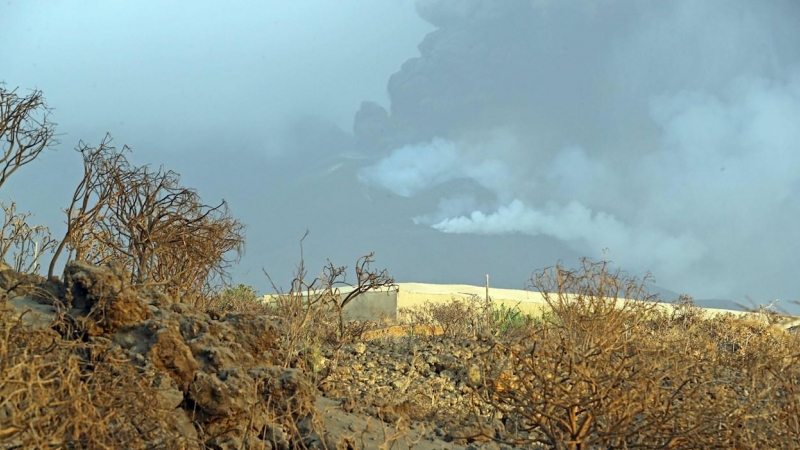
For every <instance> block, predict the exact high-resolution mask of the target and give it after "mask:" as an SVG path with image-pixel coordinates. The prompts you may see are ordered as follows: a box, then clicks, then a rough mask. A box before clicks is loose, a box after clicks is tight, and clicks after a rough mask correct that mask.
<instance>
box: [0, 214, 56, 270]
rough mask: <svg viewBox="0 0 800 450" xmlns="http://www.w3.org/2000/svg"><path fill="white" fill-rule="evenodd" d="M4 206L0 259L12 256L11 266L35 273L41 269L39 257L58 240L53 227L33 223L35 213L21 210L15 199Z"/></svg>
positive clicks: (3, 260)
mask: <svg viewBox="0 0 800 450" xmlns="http://www.w3.org/2000/svg"><path fill="white" fill-rule="evenodd" d="M0 208H2V209H3V223H2V228H0V262H3V263H4V262H5V261H6V259H7V257H8V256H11V262H12V263H11V264H10V265H9V266H10V268H12V269H14V270H16V271H17V272H23V273H34V272H37V271H38V270H39V267H40V265H39V258H40V256H41V255H42V254H43V253H45V252H49V251H51V250H52V249H53V248H54V247H55V246H56V245H58V241H56V240H54V239H52V238H51V237H50V230H49V229H48V228H47V227H46V226H43V225H30V224H28V219H29V218H30V217H31V213H18V212H17V204H16V203H14V202H13V201H12V202H11V204H9V205H6V204H5V203H3V202H2V201H0Z"/></svg>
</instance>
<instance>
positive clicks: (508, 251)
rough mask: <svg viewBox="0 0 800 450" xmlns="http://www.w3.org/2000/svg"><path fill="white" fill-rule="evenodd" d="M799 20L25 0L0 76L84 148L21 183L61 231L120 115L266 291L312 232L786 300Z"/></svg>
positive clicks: (417, 268)
mask: <svg viewBox="0 0 800 450" xmlns="http://www.w3.org/2000/svg"><path fill="white" fill-rule="evenodd" d="M45 5H46V6H45ZM231 5H235V6H231ZM797 23H800V4H798V3H796V2H795V1H792V0H786V1H779V0H776V1H762V2H751V1H745V0H741V1H725V2H723V1H712V0H708V1H697V0H676V1H671V2H630V1H604V2H599V1H585V0H574V1H547V0H538V1H533V0H508V1H503V2H499V1H493V0H463V1H456V0H420V1H417V2H413V1H410V0H391V1H390V0H386V1H380V2H378V1H366V0H363V1H337V2H319V1H317V2H312V1H305V0H304V1H291V2H289V1H271V2H261V1H252V2H228V3H221V2H168V3H163V2H132V1H131V2H113V3H112V2H101V1H96V2H88V1H83V2H35V1H11V2H5V3H3V4H2V5H0V42H3V43H4V46H3V50H2V52H0V69H2V70H0V79H1V80H3V81H5V82H6V83H7V85H9V86H20V87H21V88H23V89H29V88H39V89H41V90H43V91H44V93H45V95H46V97H47V99H48V101H49V103H50V105H51V106H53V107H55V108H56V112H55V114H54V120H55V121H56V122H58V123H59V131H60V132H61V133H63V135H62V136H61V140H62V141H63V145H62V146H60V147H59V150H58V152H56V153H48V154H45V155H43V156H42V157H41V160H40V161H37V163H36V164H35V165H32V166H30V167H27V168H25V170H24V171H20V172H19V173H18V174H17V175H16V176H15V178H13V179H12V180H13V182H12V183H10V184H8V185H7V186H6V188H5V192H4V193H3V197H4V198H5V197H8V196H11V197H13V198H14V199H15V200H17V201H18V202H19V203H20V208H22V209H29V210H33V211H34V212H35V213H36V214H37V218H39V219H40V220H41V221H42V222H45V223H46V224H48V225H50V226H51V227H52V229H53V230H54V232H55V234H56V235H59V234H60V233H62V232H63V231H62V230H63V227H62V225H61V222H62V221H63V219H62V218H61V217H60V215H59V213H58V208H60V207H62V206H65V204H66V201H67V200H68V194H66V195H64V194H63V193H64V192H69V191H71V189H72V186H73V185H74V183H75V182H77V180H78V177H79V173H80V167H79V160H78V158H77V155H75V154H74V152H72V151H71V150H70V149H71V148H72V147H74V146H75V144H76V143H77V141H78V140H79V139H83V140H86V141H89V142H97V141H99V139H100V138H101V137H102V136H103V134H104V133H105V132H110V133H111V134H112V135H113V136H114V137H115V141H116V142H117V143H118V144H120V145H121V144H127V145H129V146H131V147H132V148H133V150H134V154H133V156H132V158H131V159H132V160H133V162H134V163H137V164H144V163H153V164H165V165H166V166H167V167H168V168H170V169H173V170H175V171H177V172H178V173H180V174H182V176H183V178H182V181H183V184H184V185H187V186H192V187H196V188H197V189H198V191H199V193H200V194H201V196H202V197H203V198H204V199H205V200H206V201H208V202H214V201H217V200H219V199H220V198H225V199H226V200H228V201H229V203H230V206H231V209H232V213H233V214H234V215H236V216H237V217H240V218H241V219H242V220H243V221H244V222H245V223H246V224H247V227H248V228H247V238H248V240H247V249H246V251H247V253H246V256H245V258H244V260H243V261H242V264H241V266H240V267H239V268H238V269H237V270H236V272H235V273H234V275H235V277H236V281H241V282H245V283H248V284H253V285H255V286H256V287H257V288H258V289H260V290H262V291H266V290H267V289H268V284H267V283H266V280H265V278H264V276H263V275H262V274H261V268H262V267H263V268H265V269H266V270H267V271H268V272H270V274H272V275H273V276H274V278H275V280H276V281H277V282H278V283H279V284H281V285H283V286H286V285H287V284H288V280H289V278H290V274H291V271H292V270H293V268H294V264H295V262H296V261H297V257H298V240H299V238H300V237H301V236H302V235H303V232H304V231H305V230H306V229H309V230H310V231H311V235H310V236H309V238H308V239H307V240H306V242H305V246H306V255H307V257H308V258H307V263H308V264H309V266H310V267H311V268H312V269H314V268H318V267H321V264H322V263H323V262H324V261H325V258H330V259H332V260H333V261H334V262H335V263H337V264H348V265H352V263H353V262H354V261H355V258H356V257H357V256H358V255H360V254H363V253H366V252H369V251H372V250H374V251H376V252H377V258H378V265H379V266H381V267H386V268H388V269H389V271H390V272H391V273H392V274H394V275H395V276H396V277H397V278H398V279H399V280H400V281H421V282H449V283H471V284H480V283H481V281H482V276H483V274H485V273H489V274H491V275H492V280H493V284H495V285H497V286H503V287H512V288H519V287H522V286H523V285H524V283H525V281H526V280H527V278H528V277H529V276H530V274H531V272H532V271H533V270H535V269H539V268H542V267H545V266H548V265H552V264H554V263H556V262H557V261H558V260H562V261H564V262H565V263H567V264H568V265H571V264H574V263H575V262H576V261H577V258H579V257H580V256H589V257H592V258H594V259H602V258H608V259H610V260H612V261H614V262H615V263H616V264H618V265H619V266H621V267H622V268H625V269H628V270H629V271H630V272H632V273H634V274H641V273H644V272H645V271H647V270H649V271H651V272H652V273H653V275H654V276H655V278H656V281H657V283H658V285H659V286H661V287H663V288H666V289H669V290H671V291H674V292H683V293H689V294H692V295H693V296H695V297H696V298H708V299H711V298H727V299H732V300H737V301H742V300H743V299H744V297H745V296H749V297H751V298H752V299H754V300H756V301H759V302H767V301H771V300H773V299H775V298H780V299H781V300H782V303H781V305H783V306H788V305H787V303H788V302H789V301H790V300H796V299H798V298H800V295H798V292H800V277H797V273H798V270H799V269H800V227H798V226H797V223H798V222H800V220H799V219H800V126H797V124H798V123H800V29H798V28H800V27H797V26H796V24H797ZM60 194H61V195H60ZM61 197H63V198H61Z"/></svg>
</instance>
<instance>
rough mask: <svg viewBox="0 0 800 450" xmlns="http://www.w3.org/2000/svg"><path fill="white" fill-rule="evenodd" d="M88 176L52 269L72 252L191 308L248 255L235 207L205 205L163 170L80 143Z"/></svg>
mask: <svg viewBox="0 0 800 450" xmlns="http://www.w3.org/2000/svg"><path fill="white" fill-rule="evenodd" d="M76 150H77V151H78V152H79V153H80V154H81V156H82V158H83V165H84V176H83V178H82V179H81V181H80V182H79V183H78V186H77V187H76V188H75V191H74V193H73V196H72V199H71V202H70V206H69V207H68V208H67V209H66V210H65V211H64V212H65V213H66V215H67V231H66V233H65V236H64V239H63V240H62V242H61V244H60V245H59V246H58V248H57V249H56V252H55V255H54V257H53V260H52V261H51V264H50V268H49V273H48V274H49V275H50V276H52V275H53V271H54V268H55V264H56V261H57V259H58V257H59V256H60V254H61V252H62V251H63V250H64V249H67V250H68V251H69V252H70V259H75V260H82V261H89V262H91V263H93V264H97V265H105V264H109V263H117V264H121V265H123V267H124V268H125V270H126V271H127V272H128V273H130V279H131V280H130V281H131V283H135V284H137V285H139V286H159V287H161V288H162V289H164V290H165V291H166V292H167V294H168V295H170V296H171V297H174V298H179V299H180V300H181V301H183V302H185V303H191V304H196V305H199V306H204V305H205V304H206V303H207V301H208V300H209V298H210V297H211V295H212V292H214V290H215V289H217V288H219V287H220V286H221V285H224V284H225V283H226V282H227V281H228V280H229V277H228V269H229V268H230V266H231V265H232V264H233V263H234V262H235V261H236V260H237V259H238V257H239V256H240V255H241V251H242V249H243V245H244V236H243V230H244V227H243V225H242V224H241V223H240V222H239V221H238V220H236V219H234V218H232V217H231V216H230V215H229V213H228V210H227V204H226V203H225V202H224V201H222V202H221V203H220V204H218V205H216V206H211V205H207V204H205V203H203V202H202V200H201V199H200V197H199V195H198V194H197V192H196V191H195V190H193V189H189V188H186V187H183V186H181V185H180V184H179V183H180V176H179V175H178V174H177V173H175V172H173V171H170V170H165V169H164V168H163V167H160V168H158V169H157V170H152V169H151V168H150V167H149V166H134V165H132V164H131V163H130V162H129V161H128V159H127V157H126V156H125V155H126V153H127V152H128V148H127V147H123V148H122V149H121V150H118V149H116V148H115V147H113V146H111V139H110V137H108V136H106V137H105V138H104V139H103V141H102V142H101V143H100V145H99V146H97V147H92V146H89V145H86V144H84V143H80V144H79V145H78V148H77V149H76Z"/></svg>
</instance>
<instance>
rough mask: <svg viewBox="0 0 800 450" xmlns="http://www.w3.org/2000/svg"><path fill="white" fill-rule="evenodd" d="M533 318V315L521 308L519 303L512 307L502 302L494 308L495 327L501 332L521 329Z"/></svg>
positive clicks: (493, 321) (493, 320) (493, 319)
mask: <svg viewBox="0 0 800 450" xmlns="http://www.w3.org/2000/svg"><path fill="white" fill-rule="evenodd" d="M532 320H533V319H532V316H531V315H529V314H525V313H523V312H522V311H521V310H520V309H519V304H517V305H515V306H513V307H510V306H507V305H506V304H505V303H501V304H500V305H499V306H495V307H493V308H492V323H493V328H495V329H496V330H497V331H498V332H500V333H507V332H509V331H512V330H517V329H520V328H522V327H523V326H525V325H526V324H528V323H531V321H532Z"/></svg>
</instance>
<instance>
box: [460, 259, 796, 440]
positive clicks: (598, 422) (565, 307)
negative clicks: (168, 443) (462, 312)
mask: <svg viewBox="0 0 800 450" xmlns="http://www.w3.org/2000/svg"><path fill="white" fill-rule="evenodd" d="M532 285H533V286H534V287H536V288H537V289H538V290H539V291H541V292H542V293H543V295H544V296H545V299H546V300H547V302H548V303H549V305H550V308H551V310H552V311H551V316H550V318H549V319H548V320H547V321H545V322H543V323H535V324H531V326H529V327H528V328H527V329H526V332H525V333H522V334H517V335H514V336H506V337H504V338H503V339H495V340H494V343H493V345H492V346H491V349H490V350H489V351H488V352H487V353H486V354H485V355H484V356H483V358H482V359H481V360H480V370H481V373H482V378H481V382H480V383H479V387H478V388H477V390H476V395H477V399H479V401H480V403H482V404H486V403H488V404H490V405H491V406H492V407H493V408H494V411H495V417H500V418H502V420H503V421H504V422H505V429H506V430H507V432H508V434H507V435H505V436H502V437H499V438H498V439H499V440H502V441H506V442H509V443H512V444H516V445H525V444H531V443H538V444H540V445H541V444H544V445H546V446H548V448H555V449H589V448H753V449H755V448H795V447H796V446H797V445H798V441H797V434H796V431H797V420H792V419H791V417H792V416H791V414H792V413H796V412H797V404H798V396H797V388H796V386H797V382H798V375H800V373H798V372H799V371H798V370H797V369H796V368H794V366H795V365H796V362H797V354H796V352H795V351H793V350H790V347H789V346H788V343H789V342H792V343H794V344H796V343H797V341H798V340H797V339H796V338H793V337H785V336H784V337H783V339H782V340H781V339H778V340H775V338H773V339H772V340H769V339H766V338H765V336H766V335H763V337H751V338H752V339H753V341H752V342H751V345H753V346H754V347H753V350H755V352H749V353H747V355H748V356H747V357H746V358H745V357H744V356H743V355H742V357H740V358H727V357H723V356H724V355H722V354H721V353H720V351H721V350H720V348H719V347H718V346H717V343H718V342H719V340H720V339H721V336H720V334H725V333H724V332H723V330H722V329H721V328H722V327H721V326H720V327H713V326H709V324H714V323H719V324H720V325H724V324H726V322H723V321H722V319H715V320H716V321H717V322H714V321H711V322H706V321H698V322H695V323H693V324H691V326H687V323H686V321H685V320H683V319H684V318H683V317H681V316H676V317H674V320H671V321H670V320H669V319H670V318H669V315H668V314H667V313H666V312H665V311H664V310H663V309H661V308H660V307H659V305H658V304H657V303H655V302H652V301H642V300H654V299H653V298H652V297H651V296H649V295H648V294H647V292H646V290H645V289H644V283H641V282H638V281H637V280H636V279H631V278H627V277H625V276H624V274H622V273H621V272H619V271H613V272H612V271H609V270H608V267H607V264H606V263H590V262H588V261H587V260H584V262H583V266H582V268H581V269H579V270H574V271H573V270H567V269H564V268H563V267H561V266H556V267H553V268H550V269H545V270H543V271H541V272H538V273H537V274H535V275H534V277H533V280H532ZM725 320H728V322H727V326H728V327H729V328H732V327H733V324H734V322H731V320H733V319H732V318H730V317H728V318H727V319H725ZM654 323H657V324H659V326H658V327H653V326H652V325H653V324H654ZM741 326H742V325H739V327H741ZM714 333H716V334H714ZM687 335H688V339H687ZM729 338H731V337H730V336H729ZM756 342H760V343H761V344H759V345H761V346H760V347H757V346H756V345H757V344H756ZM793 433H795V434H793ZM495 437H496V436H495ZM496 438H497V437H496Z"/></svg>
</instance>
